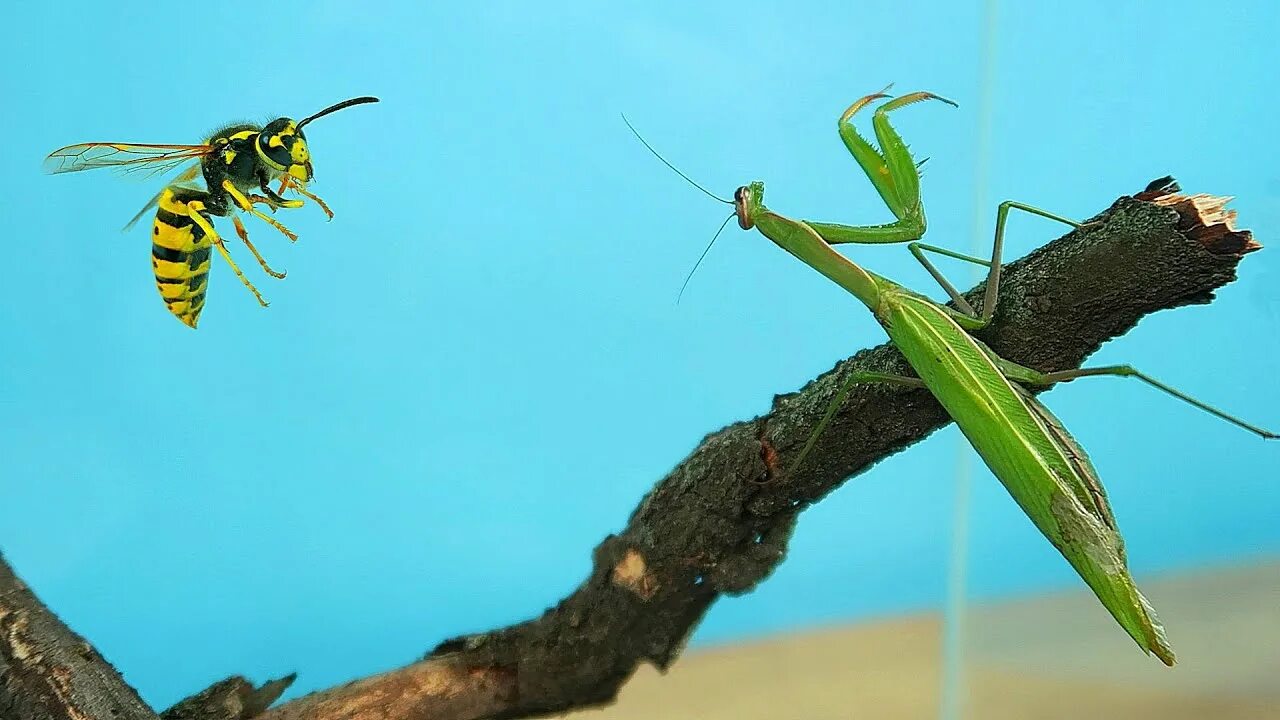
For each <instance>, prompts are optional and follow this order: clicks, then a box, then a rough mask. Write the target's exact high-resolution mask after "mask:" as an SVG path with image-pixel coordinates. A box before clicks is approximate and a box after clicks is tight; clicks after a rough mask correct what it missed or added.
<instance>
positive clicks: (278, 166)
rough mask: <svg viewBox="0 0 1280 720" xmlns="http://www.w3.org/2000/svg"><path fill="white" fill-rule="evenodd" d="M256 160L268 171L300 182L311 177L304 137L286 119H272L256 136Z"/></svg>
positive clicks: (294, 125) (309, 156)
mask: <svg viewBox="0 0 1280 720" xmlns="http://www.w3.org/2000/svg"><path fill="white" fill-rule="evenodd" d="M258 157H260V158H262V161H263V162H264V163H266V164H267V166H268V167H270V168H271V169H272V170H275V171H276V172H278V173H281V174H283V175H289V176H290V177H292V178H293V179H295V180H298V181H301V182H303V183H306V182H309V181H310V180H311V177H312V175H313V173H312V170H311V151H310V150H308V149H307V136H306V135H303V134H302V128H301V127H299V126H298V123H296V122H294V121H293V120H291V119H289V118H280V119H278V120H272V121H271V122H269V123H267V126H266V127H264V128H262V130H261V131H260V132H259V133H258Z"/></svg>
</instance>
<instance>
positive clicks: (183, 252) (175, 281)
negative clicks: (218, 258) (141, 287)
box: [151, 187, 213, 328]
mask: <svg viewBox="0 0 1280 720" xmlns="http://www.w3.org/2000/svg"><path fill="white" fill-rule="evenodd" d="M208 200H209V193H207V192H204V191H203V190H196V189H193V188H183V187H169V188H165V190H164V192H163V193H161V195H160V200H159V203H158V204H159V209H158V210H156V220H155V224H154V225H153V226H152V230H151V268H152V269H153V270H154V271H155V274H156V287H157V288H158V289H159V290H160V297H161V298H163V299H164V302H165V305H166V306H168V308H169V312H171V313H173V314H174V316H176V317H177V318H178V319H179V320H181V321H182V322H183V323H184V324H186V325H187V326H188V327H192V328H194V327H195V326H196V322H197V321H198V320H199V319H200V311H201V310H203V309H204V296H205V290H206V289H207V288H208V284H209V262H210V256H211V255H212V252H213V242H212V241H211V240H210V239H209V238H208V237H206V236H205V232H204V230H203V229H202V228H201V227H200V226H199V225H198V224H196V223H195V221H193V220H192V218H191V209H190V208H189V207H188V204H189V203H192V202H200V203H202V204H203V203H206V202H208ZM198 213H199V214H200V215H201V216H202V217H203V218H204V219H205V220H206V221H209V222H210V223H211V222H212V220H211V218H210V217H209V214H208V213H207V212H205V211H204V210H203V209H200V210H198Z"/></svg>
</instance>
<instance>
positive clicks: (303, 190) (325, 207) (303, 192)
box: [280, 175, 333, 220]
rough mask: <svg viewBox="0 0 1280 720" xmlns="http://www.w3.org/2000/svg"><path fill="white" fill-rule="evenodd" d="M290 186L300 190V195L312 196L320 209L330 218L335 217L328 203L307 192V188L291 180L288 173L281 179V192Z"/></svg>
mask: <svg viewBox="0 0 1280 720" xmlns="http://www.w3.org/2000/svg"><path fill="white" fill-rule="evenodd" d="M288 188H293V189H294V190H297V191H298V194H299V195H303V196H305V197H308V198H310V199H311V200H312V201H313V202H315V204H317V205H319V206H320V209H321V210H323V211H324V214H325V215H328V216H329V219H330V220H332V219H333V211H332V210H330V209H329V204H328V203H326V202H325V201H323V200H321V199H320V198H318V197H316V196H315V195H312V194H311V193H309V192H307V190H306V188H304V187H302V186H301V185H299V184H297V183H295V182H291V181H290V180H289V176H288V175H286V176H284V179H283V180H281V181H280V192H284V191H285V190H286V189H288Z"/></svg>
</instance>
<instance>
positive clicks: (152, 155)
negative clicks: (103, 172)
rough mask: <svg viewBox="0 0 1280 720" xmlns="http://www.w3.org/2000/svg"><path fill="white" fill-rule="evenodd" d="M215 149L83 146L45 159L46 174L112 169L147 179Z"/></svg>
mask: <svg viewBox="0 0 1280 720" xmlns="http://www.w3.org/2000/svg"><path fill="white" fill-rule="evenodd" d="M213 150H214V146H213V145H139V144H133V143H80V144H79V145H68V146H67V147H64V148H61V149H58V150H54V151H53V152H52V153H49V156H48V157H46V158H45V159H44V171H45V172H46V173H49V174H58V173H69V172H80V171H81V170H94V169H96V168H104V167H109V168H115V169H116V170H117V171H119V172H122V173H125V174H134V173H136V174H138V175H139V176H141V177H144V178H146V177H151V176H153V175H156V174H158V173H163V172H168V171H169V170H172V169H174V168H176V167H178V166H179V165H182V164H183V163H185V162H186V161H188V160H190V159H192V158H202V157H204V156H205V155H208V154H209V153H210V152H212V151H213Z"/></svg>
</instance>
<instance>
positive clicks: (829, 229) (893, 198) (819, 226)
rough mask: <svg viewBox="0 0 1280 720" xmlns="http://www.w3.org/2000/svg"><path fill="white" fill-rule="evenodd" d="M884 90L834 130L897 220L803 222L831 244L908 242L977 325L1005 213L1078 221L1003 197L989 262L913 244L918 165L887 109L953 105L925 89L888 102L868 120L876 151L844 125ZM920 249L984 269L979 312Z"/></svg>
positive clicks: (994, 291) (991, 285) (991, 289)
mask: <svg viewBox="0 0 1280 720" xmlns="http://www.w3.org/2000/svg"><path fill="white" fill-rule="evenodd" d="M888 89H889V88H888V87H886V88H885V89H884V90H881V91H880V92H878V93H872V94H870V95H867V96H865V97H862V98H860V99H859V100H857V101H856V102H854V103H853V104H852V105H850V106H849V108H848V109H847V110H845V111H844V113H843V114H842V115H841V116H840V121H839V123H838V128H839V131H840V139H841V140H843V141H844V144H845V147H847V148H848V149H849V152H850V153H851V154H852V155H853V157H854V159H855V160H857V162H858V165H860V166H861V167H862V171H863V172H864V173H865V174H866V176H867V178H868V179H869V180H870V181H871V184H872V185H873V186H875V188H876V191H877V192H878V193H879V194H880V197H881V199H882V200H884V203H885V205H886V206H887V207H888V208H889V210H890V211H892V212H893V214H894V216H896V217H897V218H898V219H897V220H896V221H895V222H892V223H888V224H884V225H864V226H850V225H837V224H833V223H819V222H809V223H808V225H809V226H810V227H812V228H813V229H814V230H815V231H817V233H818V234H819V235H820V236H821V237H822V239H823V240H826V241H827V242H828V243H831V244H833V245H836V244H840V243H857V244H880V243H897V242H908V243H910V244H909V245H908V246H907V248H908V250H910V251H911V254H912V255H913V256H914V257H915V258H916V260H918V261H919V262H920V264H921V265H923V266H924V268H925V270H927V271H928V272H929V275H931V276H932V277H933V279H934V280H935V281H937V283H938V285H940V286H941V287H942V289H943V290H945V291H946V293H947V295H948V296H949V297H950V298H951V300H952V301H953V302H955V304H956V307H958V308H959V309H960V312H961V313H962V314H964V315H967V316H968V317H969V318H971V319H973V320H975V321H977V322H975V323H973V327H974V328H977V327H981V326H983V325H986V324H987V323H988V322H990V320H991V317H992V316H993V315H994V314H995V309H996V302H997V299H998V296H999V288H1000V270H1001V267H1002V253H1003V251H1004V230H1005V223H1006V221H1007V219H1008V215H1009V211H1010V210H1021V211H1023V212H1026V213H1030V214H1032V215H1039V216H1040V217H1044V218H1048V219H1050V220H1056V221H1058V222H1061V223H1064V224H1066V225H1070V226H1072V227H1075V228H1078V227H1081V224H1080V223H1078V222H1075V221H1074V220H1070V219H1068V218H1065V217H1062V216H1059V215H1055V214H1053V213H1051V212H1048V211H1047V210H1041V209H1040V208H1037V207H1033V206H1031V205H1027V204H1025V203H1020V202H1014V201H1012V200H1007V201H1005V202H1003V203H1000V207H999V209H998V210H997V211H996V231H995V241H994V242H993V244H992V248H991V259H990V260H983V259H982V258H977V257H974V256H972V255H965V254H962V253H958V252H955V251H953V250H948V249H946V248H941V247H938V246H936V245H927V244H924V243H920V242H916V241H918V240H919V239H920V238H921V237H923V236H924V233H925V228H926V223H925V215H924V204H923V202H922V201H921V199H920V173H919V165H920V164H919V163H917V162H916V161H915V159H914V158H913V157H912V155H911V151H910V150H909V149H908V148H907V145H906V143H905V142H903V140H902V137H901V136H900V135H899V134H898V132H897V130H895V129H894V128H893V125H891V124H890V123H889V113H890V112H892V111H893V110H896V109H898V108H901V107H903V106H906V105H910V104H912V103H917V102H922V101H924V100H939V101H941V102H945V103H947V104H949V105H953V106H954V105H955V103H953V102H951V101H950V100H947V99H946V98H944V97H941V96H939V95H935V94H933V93H930V92H914V93H910V94H907V95H903V96H901V97H898V98H895V99H893V100H890V101H889V102H887V103H885V104H883V105H881V106H880V107H878V108H876V111H875V115H874V116H873V117H872V121H871V122H872V126H873V128H874V130H875V134H876V140H878V141H879V143H880V149H879V150H877V149H876V148H875V146H873V145H872V144H871V143H870V142H868V141H867V140H866V139H865V138H863V137H862V136H861V135H859V134H858V131H857V130H856V129H855V128H854V127H853V125H852V123H850V119H851V118H852V117H853V115H854V114H855V113H857V112H858V111H859V110H861V109H862V108H864V107H866V106H867V105H868V104H870V103H871V102H872V101H875V100H878V99H881V98H885V97H888V95H887V94H886V93H887V91H888ZM926 252H932V253H936V254H939V255H945V256H947V257H952V258H956V259H959V260H964V261H966V262H971V263H975V264H977V265H982V266H983V267H986V268H988V271H987V289H986V294H985V295H984V297H983V303H982V312H981V313H978V312H977V311H976V310H975V309H974V308H973V306H972V305H971V304H970V303H969V301H968V300H966V299H965V298H964V296H963V295H962V294H961V293H960V291H959V290H958V289H956V287H955V286H954V285H952V284H951V282H950V281H949V280H947V278H946V277H945V276H944V275H943V274H942V273H941V272H940V271H939V270H938V269H937V268H936V267H935V266H934V265H933V263H932V262H930V261H929V259H928V258H927V257H925V253H926Z"/></svg>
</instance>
